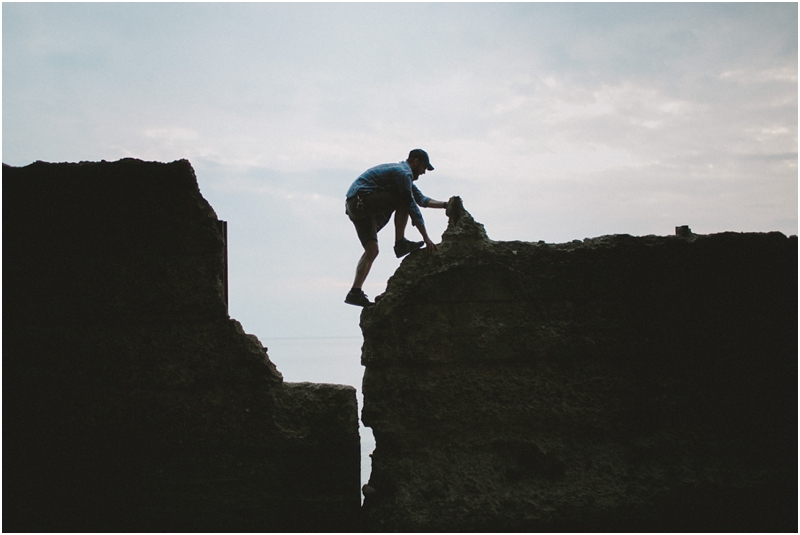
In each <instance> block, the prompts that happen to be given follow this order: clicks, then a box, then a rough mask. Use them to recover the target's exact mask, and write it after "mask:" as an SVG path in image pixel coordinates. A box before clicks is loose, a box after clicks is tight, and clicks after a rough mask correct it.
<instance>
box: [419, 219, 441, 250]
mask: <svg viewBox="0 0 800 535" xmlns="http://www.w3.org/2000/svg"><path fill="white" fill-rule="evenodd" d="M417 230H419V233H420V234H421V235H422V239H423V241H424V242H425V250H426V251H427V252H428V254H433V252H434V251H438V250H439V248H438V247H437V246H436V244H435V243H433V241H432V240H431V239H430V238H429V237H428V231H427V230H425V225H417Z"/></svg>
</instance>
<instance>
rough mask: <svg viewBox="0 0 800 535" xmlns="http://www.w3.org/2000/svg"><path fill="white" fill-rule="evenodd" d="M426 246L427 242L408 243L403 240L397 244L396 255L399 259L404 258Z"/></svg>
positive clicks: (395, 246)
mask: <svg viewBox="0 0 800 535" xmlns="http://www.w3.org/2000/svg"><path fill="white" fill-rule="evenodd" d="M424 244H425V242H422V241H408V240H407V239H405V238H403V239H402V240H401V241H398V242H395V244H394V255H395V256H396V257H397V258H402V257H404V256H405V255H407V254H408V253H410V252H413V251H416V250H417V249H419V248H420V247H422V246H423V245H424Z"/></svg>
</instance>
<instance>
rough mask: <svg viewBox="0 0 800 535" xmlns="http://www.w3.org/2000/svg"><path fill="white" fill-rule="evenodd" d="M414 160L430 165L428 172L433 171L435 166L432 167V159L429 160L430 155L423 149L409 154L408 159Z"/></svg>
mask: <svg viewBox="0 0 800 535" xmlns="http://www.w3.org/2000/svg"><path fill="white" fill-rule="evenodd" d="M414 158H419V159H420V160H423V161H424V162H426V163H427V164H428V166H427V167H426V169H427V170H428V171H433V166H432V165H431V159H430V158H428V153H427V152H425V151H424V150H422V149H414V150H412V151H411V152H409V153H408V159H409V160H413V159H414Z"/></svg>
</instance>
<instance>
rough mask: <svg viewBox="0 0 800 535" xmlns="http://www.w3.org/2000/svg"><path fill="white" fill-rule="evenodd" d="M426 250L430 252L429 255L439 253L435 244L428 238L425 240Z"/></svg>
mask: <svg viewBox="0 0 800 535" xmlns="http://www.w3.org/2000/svg"><path fill="white" fill-rule="evenodd" d="M425 250H426V251H427V252H428V254H433V253H434V252H435V251H438V250H439V248H438V247H437V246H436V244H435V243H433V242H432V241H431V240H430V239H428V238H427V237H426V238H425Z"/></svg>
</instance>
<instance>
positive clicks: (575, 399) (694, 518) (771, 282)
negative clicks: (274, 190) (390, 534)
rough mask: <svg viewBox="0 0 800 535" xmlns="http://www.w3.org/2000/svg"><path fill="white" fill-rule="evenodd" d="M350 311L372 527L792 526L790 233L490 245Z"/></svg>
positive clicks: (417, 264)
mask: <svg viewBox="0 0 800 535" xmlns="http://www.w3.org/2000/svg"><path fill="white" fill-rule="evenodd" d="M448 215H449V217H450V223H449V226H448V229H447V231H446V232H445V233H444V235H443V240H442V244H441V246H440V252H439V253H438V254H435V255H432V256H428V255H426V254H424V252H417V253H412V254H411V255H410V256H409V257H407V258H406V259H405V260H404V261H403V263H402V264H401V266H400V267H399V268H398V270H397V272H396V273H395V274H394V276H393V277H392V278H391V279H390V281H389V283H388V286H387V289H386V292H385V293H384V294H383V295H382V296H379V298H378V300H377V301H378V302H377V304H376V306H374V307H372V308H368V309H365V310H364V311H363V313H362V316H361V327H362V330H363V333H364V346H363V352H362V363H363V365H364V366H365V367H366V371H365V375H364V382H363V392H364V409H363V413H362V419H363V421H364V423H365V425H367V426H369V427H371V428H372V430H373V433H374V435H375V439H376V450H375V452H374V453H373V456H372V475H371V478H370V481H369V484H368V485H367V486H365V488H364V494H365V502H364V514H365V516H366V519H367V522H368V524H367V525H368V527H369V529H372V530H376V531H426V532H427V531H494V532H505V531H661V532H663V531H719V530H721V531H796V530H797V349H798V348H797V238H796V237H794V236H793V237H791V238H787V237H786V236H784V235H782V234H780V233H768V234H735V233H722V234H715V235H708V236H695V235H689V236H688V237H677V236H669V237H658V236H646V237H631V236H627V235H616V236H603V237H600V238H595V239H586V240H584V241H575V242H572V243H567V244H560V245H553V244H546V243H544V242H539V243H524V242H494V241H491V240H489V239H488V237H487V235H486V233H485V231H484V229H483V227H482V226H481V225H480V224H478V223H476V222H475V221H474V220H473V218H472V217H471V216H470V214H469V213H468V212H466V211H464V210H463V206H462V204H461V202H460V199H458V198H454V199H453V202H451V207H450V208H449V209H448Z"/></svg>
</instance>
